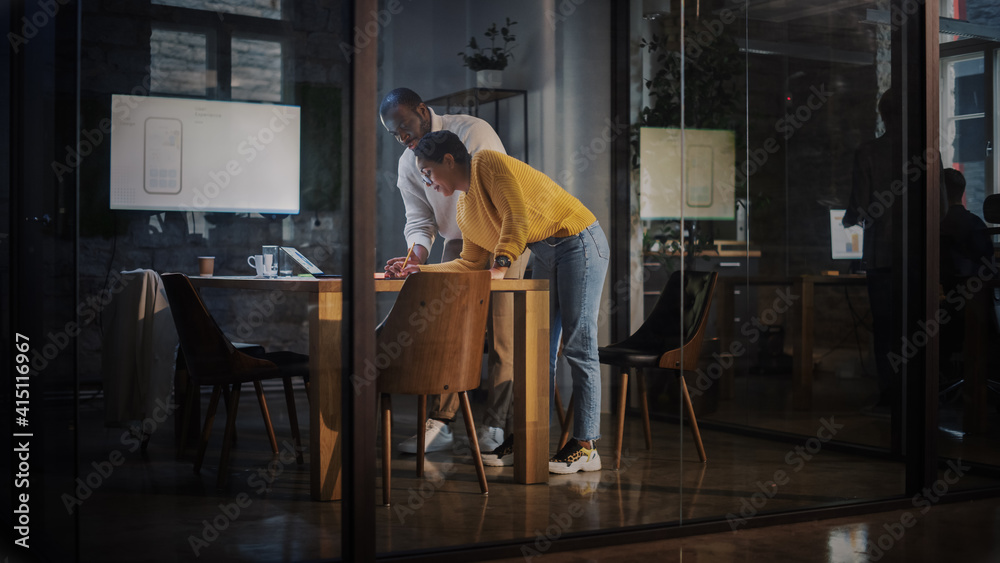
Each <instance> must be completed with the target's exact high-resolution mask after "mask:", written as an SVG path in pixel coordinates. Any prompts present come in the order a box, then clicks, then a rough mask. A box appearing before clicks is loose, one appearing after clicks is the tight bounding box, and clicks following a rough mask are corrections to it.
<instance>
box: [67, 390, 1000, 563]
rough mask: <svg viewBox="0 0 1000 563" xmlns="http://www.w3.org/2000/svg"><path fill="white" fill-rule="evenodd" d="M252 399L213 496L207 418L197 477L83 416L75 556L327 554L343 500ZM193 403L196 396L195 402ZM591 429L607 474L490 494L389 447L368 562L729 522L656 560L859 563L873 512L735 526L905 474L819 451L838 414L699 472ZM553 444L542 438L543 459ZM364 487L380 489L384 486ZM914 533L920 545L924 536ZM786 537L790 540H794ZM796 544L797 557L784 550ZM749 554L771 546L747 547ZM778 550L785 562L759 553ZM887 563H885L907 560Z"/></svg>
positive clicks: (638, 442)
mask: <svg viewBox="0 0 1000 563" xmlns="http://www.w3.org/2000/svg"><path fill="white" fill-rule="evenodd" d="M267 393H268V396H269V397H273V398H271V399H270V402H269V406H270V408H271V415H272V419H273V420H274V424H275V430H276V433H277V435H278V441H279V445H280V446H281V449H282V450H283V451H284V450H286V449H288V448H290V442H288V440H290V432H289V430H288V422H287V416H286V413H285V412H284V408H283V404H282V403H283V401H281V400H280V398H281V394H280V391H279V390H278V389H276V388H268V391H267ZM254 399H255V398H254V396H253V395H252V393H250V394H246V393H245V394H244V396H243V399H242V400H241V405H242V407H241V408H240V409H239V413H240V415H239V422H238V424H239V426H238V429H239V430H238V442H237V444H236V446H235V448H234V450H233V453H232V458H231V462H230V463H231V468H230V474H229V482H228V485H227V486H226V488H225V489H222V490H217V489H216V487H215V481H216V474H217V469H218V460H219V446H220V444H221V434H222V424H223V420H222V418H221V417H219V418H217V422H216V429H215V432H214V434H213V437H212V443H211V445H210V447H209V450H208V453H207V455H206V458H205V465H204V467H203V468H202V470H201V473H200V474H194V473H193V472H192V458H193V455H192V454H191V453H189V454H188V455H187V456H185V457H183V458H182V459H177V458H176V457H175V451H174V434H173V424H172V420H168V421H166V422H164V423H163V424H160V425H158V426H157V428H156V431H155V432H154V434H153V436H152V439H151V440H150V443H149V448H148V451H147V455H146V456H142V455H141V454H140V452H139V451H130V444H131V443H132V442H130V440H129V439H128V438H127V437H126V438H123V437H122V433H123V430H122V429H117V428H110V429H109V428H104V427H103V422H102V416H103V406H102V404H101V400H100V399H99V398H97V399H95V400H93V401H90V402H88V403H86V404H85V405H82V406H81V409H80V423H81V428H80V429H81V433H80V435H81V445H80V454H79V461H80V475H81V476H86V475H87V474H88V473H89V472H90V471H92V469H91V467H92V462H98V463H100V462H101V461H103V460H107V459H109V458H110V456H112V455H115V453H114V452H116V451H117V452H120V454H121V455H122V456H123V458H124V461H123V463H121V465H120V466H118V467H116V468H115V470H114V473H113V475H111V476H109V477H108V478H106V479H103V480H102V482H101V484H100V486H99V487H97V488H96V489H95V490H94V492H93V494H92V495H90V496H89V498H87V499H86V500H85V501H84V502H83V504H82V505H81V506H79V507H78V509H79V510H80V515H81V518H80V521H79V522H80V528H79V537H80V553H81V559H82V560H84V561H183V560H193V559H195V558H201V559H208V560H212V561H300V560H315V559H323V558H331V557H337V556H339V554H340V546H341V539H340V526H341V514H340V503H337V502H328V503H320V502H313V501H311V500H310V498H309V486H308V483H309V479H308V456H307V457H306V465H305V466H298V465H297V464H295V463H294V462H293V461H290V460H291V456H290V455H288V454H286V455H285V456H284V457H283V458H279V459H278V460H277V461H274V460H272V458H271V455H270V448H269V447H268V445H267V443H266V440H265V438H264V433H263V424H262V422H261V419H260V413H259V410H258V409H257V408H256V406H255V404H254ZM204 402H207V396H204V397H203V403H204ZM414 405H415V402H414V400H413V399H409V398H402V397H401V398H399V400H394V407H395V415H394V425H393V430H394V436H393V443H398V442H399V441H401V440H403V439H404V438H406V437H407V436H409V435H411V434H412V433H413V432H414V429H415V427H416V420H415V415H414V412H415V408H414ZM298 409H299V412H300V413H305V412H307V409H308V404H307V402H306V400H305V395H304V390H299V396H298ZM300 416H301V415H300ZM302 418H305V417H304V416H302ZM602 418H603V423H604V428H603V429H602V430H603V433H604V435H605V436H606V439H605V440H603V441H601V442H600V443H599V451H600V454H601V456H602V458H603V460H604V467H605V469H604V470H603V471H600V472H591V473H580V474H575V475H568V476H555V475H554V476H552V478H551V480H550V482H549V483H548V484H547V485H532V486H524V485H517V484H514V483H513V469H512V468H510V467H506V468H487V477H488V481H489V487H490V492H489V495H488V496H483V495H481V494H480V493H479V487H478V483H477V479H476V475H475V470H474V468H473V466H472V465H471V464H470V459H469V458H467V457H463V456H461V455H458V454H455V453H453V452H451V451H448V452H435V453H432V454H429V455H428V459H427V463H426V474H425V477H424V478H423V479H417V478H415V476H414V469H415V458H414V456H412V455H404V454H399V453H395V452H394V453H393V483H392V486H393V491H392V492H393V501H394V502H393V506H391V507H381V506H380V507H379V508H378V509H377V519H378V520H377V526H378V527H377V537H378V545H379V551H380V552H389V551H396V550H414V549H427V548H435V547H445V546H456V545H463V544H469V543H476V542H493V541H510V540H517V541H523V542H524V545H526V546H538V545H543V544H540V543H538V542H537V540H538V539H539V538H541V537H543V536H544V534H545V533H546V532H549V533H551V531H552V530H553V529H558V531H559V532H560V533H561V534H562V533H576V532H587V531H594V530H599V529H608V528H616V527H623V526H634V525H642V524H651V523H659V522H674V523H676V522H681V523H683V522H687V521H694V520H699V519H704V518H713V519H715V518H720V517H727V515H728V521H729V523H730V526H731V527H732V528H733V529H734V530H738V533H736V534H726V535H724V537H723V536H719V537H717V538H716V539H712V540H711V541H706V540H705V538H706V537H702V538H691V539H687V540H678V542H677V543H675V544H672V545H671V547H669V548H662V549H666V550H667V551H665V552H664V553H665V554H666V555H664V556H665V557H668V559H667V560H670V559H669V557H674V558H675V559H677V560H680V557H682V555H683V554H686V553H691V554H694V556H695V557H697V559H692V560H697V561H712V560H720V561H721V560H726V561H729V560H733V561H743V560H754V559H756V558H757V557H760V558H761V559H762V560H776V561H864V560H865V559H858V558H857V557H858V553H859V550H860V548H859V547H858V546H863V545H865V543H866V541H867V540H870V539H871V538H872V537H873V534H875V533H876V532H878V531H879V530H880V527H881V525H882V523H883V522H890V521H891V520H885V518H887V517H886V516H884V515H883V516H878V515H874V516H870V517H864V518H861V519H858V520H856V522H867V524H863V523H860V524H852V523H850V522H842V523H840V524H838V525H836V526H827V524H829V523H820V524H817V525H816V526H818V527H816V528H809V525H803V526H805V528H804V530H811V531H808V534H812V535H810V536H808V537H811V538H812V539H811V540H808V541H805V540H804V541H803V542H802V543H798V544H795V543H794V542H793V543H792V544H789V543H788V542H789V538H790V537H792V536H791V535H790V533H789V532H788V531H787V530H788V529H789V527H782V528H780V529H770V530H753V529H745V527H746V523H747V522H749V521H750V520H752V518H753V517H754V516H755V515H756V514H760V513H770V512H781V511H787V510H793V509H801V508H807V507H821V506H836V505H839V504H844V503H850V502H857V501H858V500H862V499H863V500H873V499H879V498H888V497H893V496H898V495H899V494H900V493H901V492H902V490H903V465H902V464H901V463H898V462H892V461H884V460H880V459H876V458H872V457H869V456H862V455H859V454H854V453H844V452H840V451H836V449H835V448H829V447H826V442H825V440H824V438H825V437H826V436H828V435H830V434H831V432H832V429H836V427H837V426H836V425H839V424H841V421H842V419H843V418H845V417H842V415H840V414H836V413H833V414H832V415H825V416H819V415H813V416H807V417H804V418H801V419H798V420H795V421H794V425H795V427H796V431H797V432H799V433H801V434H802V439H801V440H798V441H792V442H777V441H772V440H764V439H760V438H754V437H748V436H743V435H739V434H735V433H731V432H722V431H713V430H703V432H702V436H703V439H704V443H705V449H706V452H707V455H708V459H709V461H708V463H706V464H703V463H700V462H699V461H698V457H697V453H696V451H695V448H694V447H693V444H692V442H691V439H690V434H689V432H688V429H687V428H686V427H680V426H678V425H676V424H673V423H669V422H657V421H654V423H653V435H654V444H653V449H652V450H651V451H647V450H646V449H645V446H644V440H643V436H642V430H641V424H639V423H638V420H637V419H635V418H630V419H629V420H628V424H627V438H626V449H625V453H624V456H623V463H622V468H621V470H620V471H613V470H611V469H610V467H611V465H612V459H613V439H611V436H612V435H613V432H612V430H611V417H610V416H607V415H605V416H604V417H602ZM863 423H864V422H859V424H863ZM454 428H455V430H456V435H461V434H463V433H464V430H463V426H462V425H461V423H460V422H459V423H458V424H455V425H454ZM556 434H557V433H556V431H555V430H553V432H552V444H551V447H552V450H553V451H554V450H555V439H556V438H557V435H556ZM679 444H681V445H679ZM958 482H959V483H960V485H961V486H962V487H976V486H982V485H985V484H992V483H990V482H989V481H987V480H986V479H983V478H979V477H975V476H971V475H970V476H964V477H962V478H961V479H960V480H959V481H958ZM376 486H381V478H380V476H379V478H377V479H376ZM956 486H957V485H956ZM378 498H379V499H380V498H381V495H380V494H378ZM963 506H964V507H965V508H963ZM976 506H977V507H980V508H976V510H979V511H980V512H976V513H974V516H970V517H969V518H967V519H966V518H964V516H963V517H961V520H964V521H965V524H966V525H965V526H964V527H962V530H961V532H962V533H970V530H971V529H972V528H971V527H969V526H967V524H968V523H970V522H974V523H975V524H977V525H980V526H983V527H985V529H984V530H983V533H982V534H981V535H983V536H987V537H988V536H989V535H990V534H993V535H996V533H995V532H998V531H1000V511H998V510H997V506H998V505H997V504H996V503H994V504H992V505H989V506H990V508H981V507H982V506H986V505H976ZM932 507H933V510H930V511H929V512H928V513H927V514H926V515H920V516H919V517H918V518H917V520H918V526H919V527H914V528H913V529H914V530H924V529H935V530H936V529H937V528H936V527H935V526H932V525H931V523H933V522H938V521H939V520H938V518H939V516H938V515H939V514H953V516H952V518H951V520H952V521H953V522H954V521H956V520H958V519H959V517H958V516H956V515H955V514H959V515H960V514H964V513H963V512H958V513H955V512H953V511H955V510H959V511H961V510H965V509H970V508H969V507H968V506H965V505H943V506H933V505H932ZM880 518H881V519H880ZM897 521H898V520H897ZM941 521H948V520H947V519H943V520H941ZM852 522H853V521H852ZM553 526H555V528H553ZM824 526H826V527H824ZM866 526H867V527H866ZM821 530H826V532H821ZM802 533H803V534H806V533H807V531H803V532H802ZM878 533H880V532H878ZM927 533H930V532H929V531H928V532H927ZM935 533H938V532H935ZM769 534H770V535H769ZM823 534H826V535H823ZM920 535H921V536H924V535H926V534H925V533H924V532H920ZM910 536H913V537H914V538H915V537H916V536H917V534H914V533H909V535H908V536H907V537H910ZM794 537H795V538H798V537H799V536H798V535H797V533H796V535H795V536H794ZM802 537H803V538H805V537H807V536H806V535H803V536H802ZM875 537H876V538H877V536H875ZM942 537H943V536H942ZM956 537H958V535H957V534H953V535H950V536H947V538H946V539H948V540H949V541H951V540H953V539H955V538H956ZM746 538H759V539H758V540H750V539H746ZM921 541H929V540H921ZM946 543H947V542H946ZM793 544H794V545H798V546H799V547H798V548H793V547H790V545H793ZM968 545H969V546H972V545H974V543H969V544H968ZM759 546H770V547H768V548H766V549H765V550H764V551H760V552H757V551H753V550H755V549H757V547H759ZM802 546H807V547H808V548H809V549H812V550H815V551H816V553H819V552H822V553H824V554H826V555H823V556H822V557H823V558H819V559H804V558H800V557H799V555H802V553H799V554H798V555H795V556H793V555H792V553H793V552H794V551H795V549H803V547H802ZM657 549H661V548H657ZM989 549H993V547H989ZM671 550H672V551H671ZM691 550H693V551H691ZM768 550H770V551H768ZM914 550H915V551H914V552H916V551H918V549H917V548H914ZM897 552H901V553H912V552H909V551H905V550H893V551H892V552H891V553H893V555H892V557H900V556H899V555H896V553H897ZM606 553H608V554H614V553H620V552H619V551H617V550H608V551H607V552H606ZM776 553H782V554H786V555H787V557H777V556H773V557H772V556H771V555H767V554H776ZM851 554H854V555H851ZM842 555H843V557H842ZM595 556H596V555H594V554H577V555H572V554H568V555H558V556H556V555H555V554H551V555H549V556H546V559H548V558H549V557H553V558H555V557H577V558H578V559H579V560H588V559H591V558H593V557H595ZM809 556H810V557H811V556H812V555H811V554H810V555H809ZM803 557H804V556H803ZM817 557H819V555H817ZM851 557H855V558H854V559H852V558H851ZM886 557H887V558H886V559H885V560H900V561H902V560H915V559H907V558H902V559H890V558H889V556H888V555H887V556H886ZM640 558H641V559H642V560H647V559H649V556H648V555H647V556H642V555H639V554H637V555H636V556H635V560H639V559H640ZM553 560H557V559H553ZM565 560H577V559H565ZM871 560H873V561H874V560H876V559H871ZM929 560H936V559H929ZM966 560H967V561H978V560H985V559H966Z"/></svg>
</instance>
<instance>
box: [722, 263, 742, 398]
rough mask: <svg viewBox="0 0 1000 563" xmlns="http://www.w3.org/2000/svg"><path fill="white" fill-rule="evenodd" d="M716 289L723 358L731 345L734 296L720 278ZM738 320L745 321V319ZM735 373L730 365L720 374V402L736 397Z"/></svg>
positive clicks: (730, 285)
mask: <svg viewBox="0 0 1000 563" xmlns="http://www.w3.org/2000/svg"><path fill="white" fill-rule="evenodd" d="M744 287H745V286H744ZM717 288H718V289H717V290H716V295H718V296H719V301H718V303H719V304H718V305H717V306H716V307H717V308H716V315H717V316H716V324H717V325H718V330H719V356H720V357H723V355H725V354H729V350H730V349H731V347H732V344H733V338H734V335H733V329H734V327H735V325H736V308H735V303H734V300H735V295H734V294H733V284H731V283H730V282H729V280H727V279H725V278H723V277H721V276H720V277H719V281H718V282H717ZM740 320H743V321H745V319H740ZM734 363H735V362H734ZM735 371H736V370H735V367H734V366H733V365H730V366H729V367H728V368H725V369H724V371H723V373H722V379H721V380H720V381H719V384H718V385H719V398H720V399H722V400H731V399H733V398H734V397H735V396H736V389H735V388H736V381H735V380H736V378H735Z"/></svg>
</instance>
